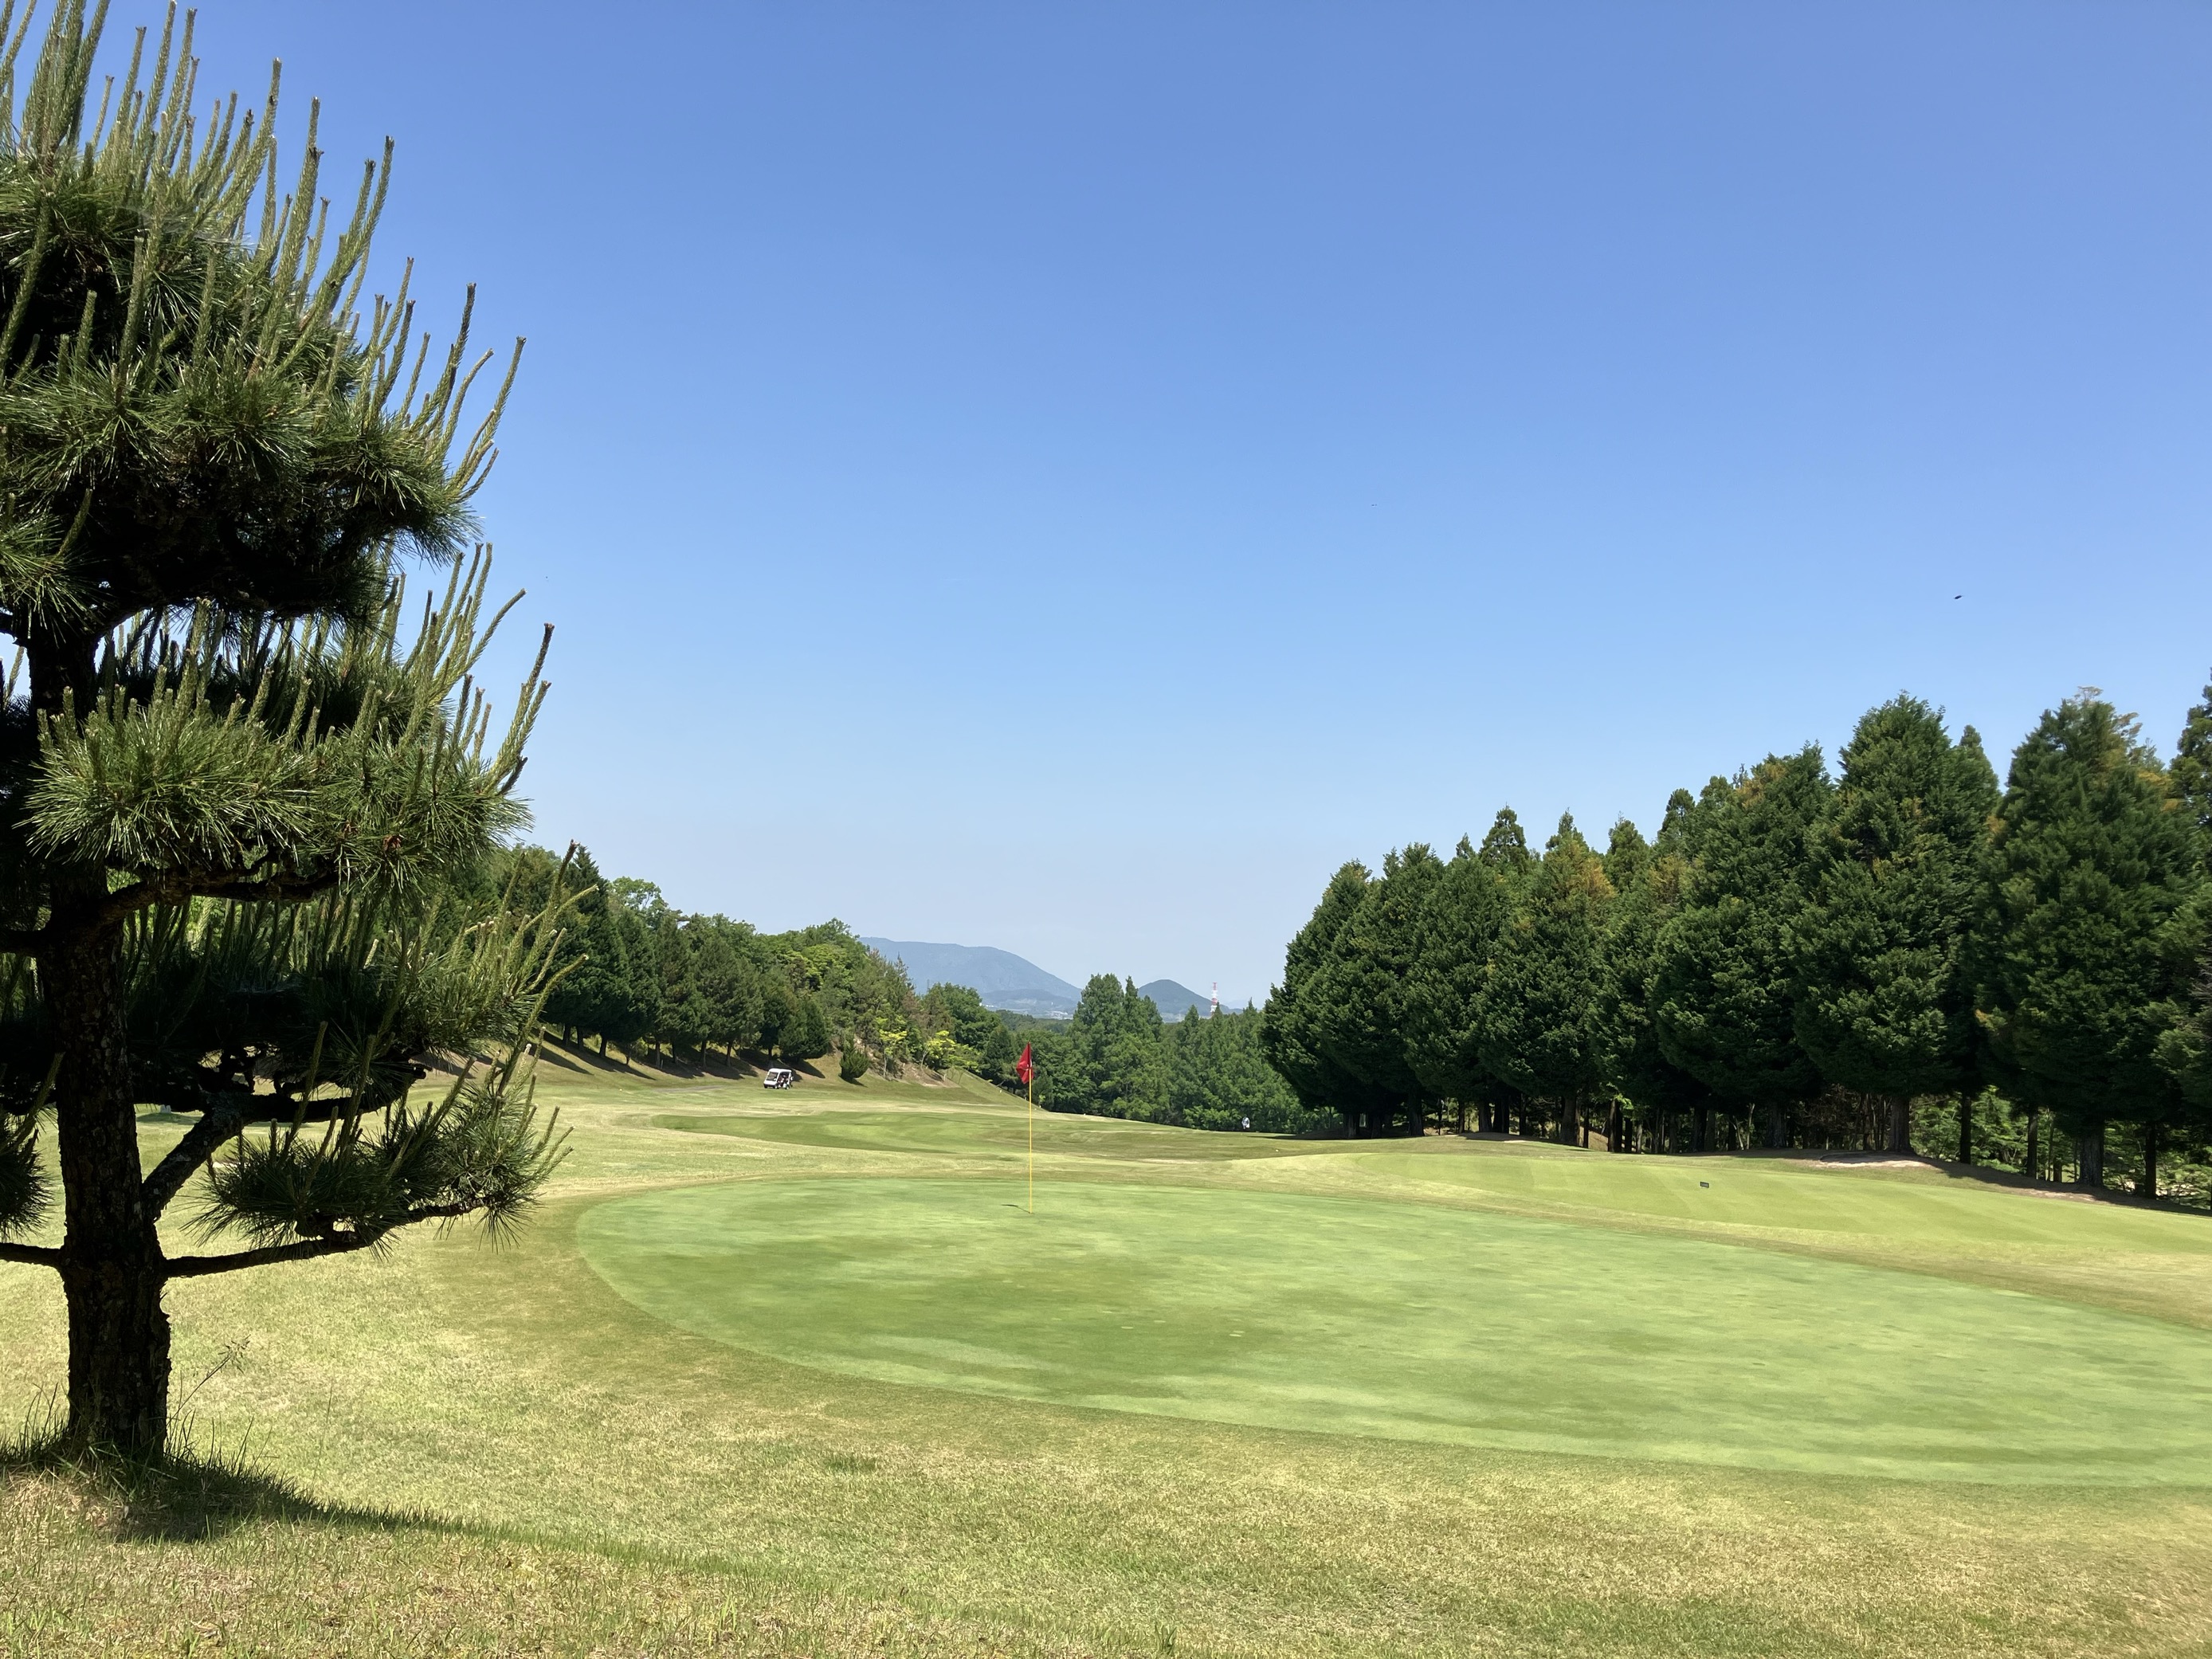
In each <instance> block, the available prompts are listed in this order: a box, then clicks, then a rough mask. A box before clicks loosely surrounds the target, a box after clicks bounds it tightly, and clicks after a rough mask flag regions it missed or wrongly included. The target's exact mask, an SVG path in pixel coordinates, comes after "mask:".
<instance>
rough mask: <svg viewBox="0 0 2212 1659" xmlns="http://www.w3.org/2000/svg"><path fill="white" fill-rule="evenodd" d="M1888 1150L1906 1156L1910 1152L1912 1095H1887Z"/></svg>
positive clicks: (1909, 1154) (1909, 1155)
mask: <svg viewBox="0 0 2212 1659" xmlns="http://www.w3.org/2000/svg"><path fill="white" fill-rule="evenodd" d="M1889 1150H1890V1151H1891V1152H1899V1153H1902V1154H1904V1155H1905V1156H1906V1157H1908V1158H1909V1157H1911V1154H1912V1097H1911V1096H1910V1095H1892V1096H1891V1097H1889Z"/></svg>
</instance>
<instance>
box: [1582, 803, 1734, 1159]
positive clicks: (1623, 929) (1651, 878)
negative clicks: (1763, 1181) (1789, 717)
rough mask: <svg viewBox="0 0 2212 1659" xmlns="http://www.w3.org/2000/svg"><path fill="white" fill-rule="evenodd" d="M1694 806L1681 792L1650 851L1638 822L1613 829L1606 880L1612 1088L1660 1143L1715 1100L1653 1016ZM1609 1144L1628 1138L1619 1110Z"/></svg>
mask: <svg viewBox="0 0 2212 1659" xmlns="http://www.w3.org/2000/svg"><path fill="white" fill-rule="evenodd" d="M1694 809H1695V801H1694V799H1692V796H1691V794H1690V792H1689V791H1688V790H1686V789H1677V790H1676V791H1675V792H1674V795H1673V796H1672V797H1671V798H1670V799H1668V803H1667V812H1666V817H1665V819H1664V822H1663V823H1662V826H1661V829H1660V831H1659V836H1658V839H1657V841H1656V842H1654V843H1652V844H1650V846H1646V845H1645V843H1644V837H1643V836H1642V835H1641V834H1640V833H1639V832H1638V829H1637V828H1636V826H1635V825H1634V824H1633V823H1629V822H1628V820H1627V819H1626V818H1624V819H1622V820H1621V821H1620V823H1617V824H1615V825H1614V826H1613V835H1612V837H1611V840H1610V843H1609V845H1608V848H1607V853H1606V878H1607V880H1608V881H1609V882H1610V883H1612V884H1613V890H1614V893H1615V897H1614V900H1613V907H1612V914H1611V915H1610V917H1609V919H1608V921H1607V927H1606V933H1605V939H1604V941H1603V944H1602V947H1601V951H1600V974H1599V981H1598V989H1597V1003H1598V1027H1599V1030H1600V1031H1601V1033H1602V1034H1603V1042H1604V1069H1605V1079H1606V1082H1607V1085H1608V1086H1609V1087H1610V1088H1611V1089H1612V1090H1613V1091H1615V1093H1616V1095H1618V1096H1625V1097H1626V1098H1627V1099H1628V1101H1629V1102H1630V1103H1632V1104H1633V1105H1634V1106H1635V1108H1636V1109H1637V1110H1638V1114H1639V1115H1640V1116H1641V1118H1642V1120H1643V1121H1644V1123H1645V1124H1646V1125H1647V1126H1648V1128H1649V1131H1650V1133H1651V1134H1652V1136H1653V1139H1654V1140H1655V1141H1663V1140H1664V1139H1665V1137H1666V1133H1667V1128H1668V1125H1670V1124H1671V1123H1673V1122H1674V1121H1675V1120H1676V1119H1677V1118H1678V1117H1679V1116H1680V1115H1681V1114H1682V1113H1684V1112H1693V1111H1695V1110H1697V1109H1699V1107H1700V1106H1702V1105H1703V1104H1705V1102H1706V1101H1707V1100H1708V1099H1709V1098H1710V1091H1708V1090H1707V1089H1706V1088H1705V1085H1703V1084H1701V1083H1699V1081H1698V1080H1697V1079H1695V1078H1693V1077H1692V1076H1691V1075H1690V1074H1689V1073H1687V1072H1686V1071H1684V1070H1683V1069H1682V1068H1681V1067H1680V1066H1676V1065H1675V1064H1674V1062H1673V1061H1671V1060H1668V1058H1667V1056H1666V1054H1665V1053H1664V1052H1663V1051H1662V1048H1661V1047H1660V1042H1659V1031H1658V1027H1657V1024H1656V1022H1655V1020H1654V1018H1653V1015H1652V976H1653V973H1654V971H1655V968H1656V960H1657V951H1658V945H1659V935H1660V931H1661V930H1662V928H1663V927H1665V926H1666V924H1667V920H1668V917H1669V916H1671V915H1674V911H1675V909H1676V908H1678V907H1679V905H1680V902H1681V895H1682V883H1683V878H1684V877H1685V875H1686V872H1687V871H1688V868H1689V836H1690V829H1689V822H1690V815H1691V813H1692V811H1694ZM1606 1136H1607V1143H1606V1144H1607V1146H1610V1147H1611V1148H1612V1149H1613V1151H1615V1152H1619V1151H1620V1150H1621V1149H1622V1146H1623V1144H1624V1142H1625V1140H1626V1134H1625V1132H1624V1130H1623V1127H1622V1125H1621V1123H1620V1112H1619V1108H1618V1105H1616V1106H1615V1107H1614V1109H1613V1113H1612V1114H1611V1115H1610V1120H1609V1121H1608V1122H1607V1127H1606Z"/></svg>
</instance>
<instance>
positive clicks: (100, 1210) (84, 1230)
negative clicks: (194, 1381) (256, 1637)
mask: <svg viewBox="0 0 2212 1659" xmlns="http://www.w3.org/2000/svg"><path fill="white" fill-rule="evenodd" d="M106 890H107V884H106V876H105V872H100V871H97V870H95V871H92V872H84V873H82V874H76V875H72V876H70V877H67V878H63V879H62V880H58V881H57V883H56V884H55V888H54V893H53V901H54V902H53V909H52V919H51V921H49V924H48V931H47V943H46V945H45V946H44V947H43V948H42V949H41V950H40V953H39V970H40V978H41V980H42V981H44V986H43V989H44V991H45V994H46V1011H47V1017H48V1018H49V1019H51V1020H52V1030H53V1033H54V1039H55V1042H56V1046H57V1047H58V1048H59V1050H60V1052H61V1057H62V1058H61V1069H60V1071H59V1072H58V1073H57V1074H56V1076H55V1079H54V1100H55V1108H56V1109H55V1121H56V1129H57V1137H56V1139H57V1143H58V1152H59V1160H60V1164H61V1176H62V1193H63V1215H64V1234H63V1239H62V1267H61V1279H62V1293H63V1296H64V1299H65V1300H66V1302H67V1304H68V1307H69V1345H70V1348H69V1424H68V1427H67V1430H66V1431H65V1432H66V1435H67V1437H68V1438H69V1440H70V1443H73V1444H77V1445H106V1446H114V1447H118V1448H120V1449H124V1450H126V1451H131V1452H136V1453H139V1454H147V1453H152V1452H157V1451H159V1450H160V1449H161V1446H162V1444H163V1443H164V1442H165V1441H166V1440H167V1437H168V1421H169V1321H168V1316H167V1315H166V1314H165V1313H163V1312H162V1310H161V1286H162V1282H163V1279H164V1278H165V1270H164V1264H163V1261H162V1255H161V1240H160V1238H159V1237H157V1236H156V1234H155V1225H154V1223H155V1218H154V1217H153V1216H152V1215H151V1214H149V1212H148V1211H147V1206H146V1203H145V1200H144V1197H143V1189H142V1188H141V1184H140V1183H141V1180H142V1176H141V1171H140V1166H139V1160H138V1118H137V1111H136V1110H135V1109H134V1102H133V1100H132V1098H131V1079H130V1064H129V1054H128V1051H127V1048H126V1046H125V1026H124V1004H123V984H122V977H123V976H122V968H121V962H120V950H119V943H118V938H117V935H116V933H115V932H114V930H113V929H112V928H111V927H101V926H100V925H99V923H98V922H97V921H95V920H94V918H93V917H92V916H91V915H88V911H90V910H91V909H92V908H93V907H94V906H96V905H98V904H99V902H100V900H101V899H103V898H104V897H105V896H106Z"/></svg>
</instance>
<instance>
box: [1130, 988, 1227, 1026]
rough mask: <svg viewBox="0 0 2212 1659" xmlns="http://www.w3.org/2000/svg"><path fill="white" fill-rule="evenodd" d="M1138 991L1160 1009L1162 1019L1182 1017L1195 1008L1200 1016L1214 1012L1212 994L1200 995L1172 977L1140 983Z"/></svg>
mask: <svg viewBox="0 0 2212 1659" xmlns="http://www.w3.org/2000/svg"><path fill="white" fill-rule="evenodd" d="M1137 993H1138V994H1139V996H1147V997H1150V998H1151V999H1152V1006H1154V1007H1155V1008H1158V1010H1159V1011H1160V1018H1162V1019H1181V1018H1182V1017H1183V1016H1184V1015H1185V1014H1188V1013H1189V1012H1191V1011H1192V1010H1194V1009H1195V1010H1196V1011H1197V1012H1198V1014H1199V1017H1200V1018H1204V1017H1205V1016H1206V1015H1207V1014H1209V1013H1211V1012H1213V999H1212V997H1211V996H1200V995H1199V994H1198V993H1197V992H1195V991H1193V990H1190V989H1188V988H1187V987H1183V986H1181V985H1178V984H1176V982H1175V981H1173V980H1171V979H1156V980H1154V981H1152V983H1151V984H1150V985H1139V987H1137Z"/></svg>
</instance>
